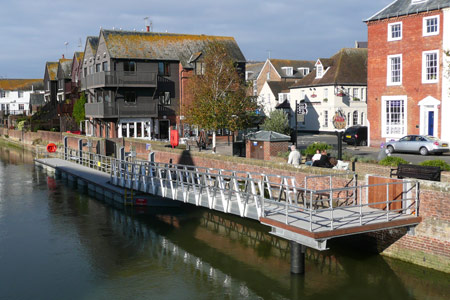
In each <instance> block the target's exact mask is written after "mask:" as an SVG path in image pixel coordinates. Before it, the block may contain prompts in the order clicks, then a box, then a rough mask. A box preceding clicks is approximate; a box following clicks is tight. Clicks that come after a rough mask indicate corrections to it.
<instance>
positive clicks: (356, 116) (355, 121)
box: [352, 110, 359, 126]
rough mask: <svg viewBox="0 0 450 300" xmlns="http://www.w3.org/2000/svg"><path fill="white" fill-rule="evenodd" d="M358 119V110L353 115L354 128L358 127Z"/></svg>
mask: <svg viewBox="0 0 450 300" xmlns="http://www.w3.org/2000/svg"><path fill="white" fill-rule="evenodd" d="M358 117H359V113H358V111H357V110H355V111H354V112H353V115H352V124H353V126H355V125H358Z"/></svg>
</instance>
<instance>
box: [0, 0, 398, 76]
mask: <svg viewBox="0 0 450 300" xmlns="http://www.w3.org/2000/svg"><path fill="white" fill-rule="evenodd" d="M391 2H393V0H376V1H370V0H340V1H336V0H222V1H214V0H190V1H188V0H163V1H154V0H127V1H123V0H122V1H118V0H108V1H106V0H71V1H68V0H2V2H1V8H0V28H1V30H0V41H1V42H0V78H43V77H44V68H45V62H47V61H57V60H58V59H59V58H61V56H62V55H63V54H64V55H65V57H66V58H72V57H73V53H74V52H75V51H84V44H85V41H86V37H87V36H98V35H99V32H100V27H102V28H104V29H112V28H113V27H114V28H116V29H119V28H122V29H123V30H134V29H136V30H138V31H140V30H141V29H143V28H144V27H145V23H144V18H145V17H148V18H149V19H150V20H151V21H152V24H153V31H154V32H166V31H167V32H171V33H188V34H207V35H222V36H232V37H234V38H235V40H236V41H237V43H238V45H239V47H240V48H241V50H242V52H243V53H244V56H245V57H246V59H247V60H253V61H264V60H265V59H266V58H268V57H269V55H270V57H271V58H279V59H298V60H316V59H317V58H322V57H330V56H332V55H333V54H334V53H336V52H337V51H338V50H339V49H341V48H345V47H353V46H354V43H355V41H366V40H367V26H366V24H365V23H364V22H363V20H365V19H367V18H369V17H370V16H372V15H374V14H375V13H376V12H378V11H379V10H381V9H382V8H384V7H385V6H386V5H388V4H389V3H391Z"/></svg>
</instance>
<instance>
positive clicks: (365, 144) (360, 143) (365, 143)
mask: <svg viewBox="0 0 450 300" xmlns="http://www.w3.org/2000/svg"><path fill="white" fill-rule="evenodd" d="M359 145H360V146H363V147H365V146H367V141H365V140H362V141H361V142H359Z"/></svg>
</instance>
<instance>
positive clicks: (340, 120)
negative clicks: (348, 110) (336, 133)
mask: <svg viewBox="0 0 450 300" xmlns="http://www.w3.org/2000/svg"><path fill="white" fill-rule="evenodd" d="M333 125H334V128H336V129H345V127H346V126H347V120H346V119H345V114H344V112H343V111H342V110H341V109H338V110H337V111H336V113H335V114H334V116H333Z"/></svg>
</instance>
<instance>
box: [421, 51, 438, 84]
mask: <svg viewBox="0 0 450 300" xmlns="http://www.w3.org/2000/svg"><path fill="white" fill-rule="evenodd" d="M428 54H435V55H436V78H435V79H428V78H427V76H428V73H427V70H428V68H427V56H428ZM438 82H439V50H431V51H423V52H422V83H438Z"/></svg>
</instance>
